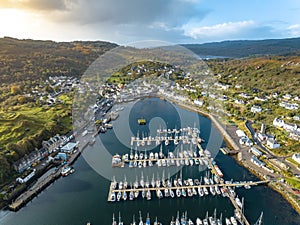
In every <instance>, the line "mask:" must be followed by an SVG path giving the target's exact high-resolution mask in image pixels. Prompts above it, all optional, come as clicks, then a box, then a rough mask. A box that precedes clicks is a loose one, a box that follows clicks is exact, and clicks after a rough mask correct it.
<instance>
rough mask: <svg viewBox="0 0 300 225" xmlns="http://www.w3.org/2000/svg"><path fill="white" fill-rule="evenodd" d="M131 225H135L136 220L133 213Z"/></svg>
mask: <svg viewBox="0 0 300 225" xmlns="http://www.w3.org/2000/svg"><path fill="white" fill-rule="evenodd" d="M131 225H136V222H135V215H133V218H132V224H131Z"/></svg>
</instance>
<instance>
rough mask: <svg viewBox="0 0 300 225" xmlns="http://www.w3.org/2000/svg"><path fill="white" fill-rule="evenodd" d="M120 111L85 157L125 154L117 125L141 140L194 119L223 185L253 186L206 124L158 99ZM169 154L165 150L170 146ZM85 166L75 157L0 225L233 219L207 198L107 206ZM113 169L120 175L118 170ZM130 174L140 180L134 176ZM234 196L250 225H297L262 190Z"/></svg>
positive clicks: (102, 185) (103, 189)
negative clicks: (63, 173)
mask: <svg viewBox="0 0 300 225" xmlns="http://www.w3.org/2000/svg"><path fill="white" fill-rule="evenodd" d="M124 106H125V109H124V110H123V111H121V112H119V113H120V116H119V118H118V119H117V120H116V121H115V122H114V128H113V129H112V130H108V131H107V133H105V134H100V138H99V139H96V142H95V143H94V145H93V146H89V147H88V148H86V150H85V151H86V152H87V153H88V152H89V151H90V152H97V151H103V149H102V148H103V146H105V148H106V149H108V150H109V152H110V154H111V155H114V154H115V153H117V152H118V153H125V152H129V150H130V148H129V146H125V145H124V144H122V143H125V142H126V140H127V144H128V145H129V143H130V138H128V136H130V134H129V133H130V132H122V129H121V128H122V126H125V125H122V124H125V123H127V125H129V128H130V131H131V132H132V133H133V134H137V132H139V133H140V135H141V134H142V133H143V134H146V133H151V129H149V126H150V127H151V126H152V127H154V128H156V127H157V125H158V124H165V125H166V126H168V128H169V127H170V128H175V127H176V128H180V127H184V126H187V125H189V126H194V122H195V118H197V119H198V120H199V121H200V122H199V123H200V131H201V134H200V136H201V137H202V138H203V139H204V140H205V141H206V142H205V143H204V144H203V147H204V148H205V147H206V145H207V144H208V145H209V146H208V148H209V149H210V150H212V151H213V153H215V154H217V156H216V158H215V160H216V162H217V163H218V165H219V167H220V168H221V170H222V171H223V174H224V179H225V180H230V179H234V180H257V178H256V177H255V176H254V175H252V174H251V173H249V172H248V171H247V170H246V169H244V168H243V167H241V166H240V165H238V164H237V163H236V161H235V160H234V159H233V158H231V157H229V156H225V155H223V154H222V153H221V152H218V148H219V147H220V146H219V145H220V143H221V144H222V145H223V146H224V145H225V143H222V142H220V141H221V138H220V134H219V133H218V131H217V130H216V128H214V127H213V126H212V125H211V122H210V120H209V119H207V118H205V117H202V116H200V115H196V114H195V113H194V112H189V111H187V110H185V109H181V108H179V107H177V106H174V105H172V104H171V103H169V102H167V101H163V100H160V99H158V98H151V99H144V100H141V101H139V102H136V103H128V104H124ZM126 114H127V116H126ZM128 115H129V117H128ZM140 117H143V118H145V119H146V120H147V125H146V126H143V127H141V126H139V125H138V124H137V119H138V118H140ZM120 126H121V127H120ZM124 129H125V128H124ZM122 135H123V136H122ZM100 142H101V143H100ZM100 146H102V147H100ZM169 148H170V150H171V148H172V146H170V147H169ZM87 158H88V157H87ZM98 160H99V159H97V158H94V159H93V163H94V164H97V162H98ZM99 162H100V160H99ZM89 164H91V161H89V160H88V162H87V161H86V160H85V158H84V157H79V159H78V160H77V161H76V162H75V164H74V169H75V173H73V174H71V175H69V176H68V177H65V178H60V179H58V180H57V181H56V182H54V183H53V184H52V185H50V186H49V187H48V188H47V189H45V190H44V191H43V192H42V193H41V194H40V195H38V197H36V198H34V199H33V200H32V201H31V202H30V203H28V204H27V205H26V206H25V207H24V208H22V209H21V210H19V211H18V212H8V211H1V212H0V224H3V225H85V224H86V223H87V222H91V224H93V225H95V224H99V225H108V224H111V221H112V215H113V213H114V214H115V217H116V218H117V219H118V213H119V212H120V213H121V216H122V220H123V221H124V224H130V222H131V221H132V216H133V214H135V218H136V220H137V219H138V217H139V211H141V213H142V217H143V219H144V220H145V218H146V214H147V213H149V214H150V218H151V221H154V219H155V217H157V218H158V219H159V220H160V221H161V222H162V223H163V224H170V220H171V218H172V216H174V217H175V216H176V214H177V211H179V212H180V214H182V213H183V212H185V211H187V213H188V217H189V218H192V219H193V220H194V221H195V219H196V217H200V218H204V217H205V215H206V212H207V211H208V214H209V215H212V214H213V212H214V209H215V208H216V209H217V216H219V215H220V213H222V214H223V218H224V217H229V216H232V215H233V210H234V208H233V206H232V205H231V203H230V201H229V199H228V198H223V197H221V196H212V195H208V196H204V197H201V198H200V197H199V196H194V197H192V198H190V197H186V198H174V199H170V198H163V199H160V200H159V199H157V198H154V197H153V198H152V200H151V201H147V200H146V199H142V198H141V197H140V198H139V199H136V200H134V201H129V200H127V201H121V202H114V203H112V202H107V194H108V189H109V185H110V180H108V179H106V178H104V177H103V176H102V175H103V174H102V175H99V173H97V172H95V171H94V170H93V169H92V168H91V167H90V165H89ZM114 169H115V170H116V171H117V170H118V171H117V172H118V173H120V174H122V169H120V168H114ZM120 171H121V172H120ZM137 171H138V169H137ZM136 173H137V175H139V174H140V172H136ZM166 173H167V171H166ZM205 173H206V171H201V170H200V171H199V169H198V168H197V167H195V166H193V167H190V166H188V167H183V169H182V176H183V177H200V176H204V174H205ZM166 175H167V174H166ZM177 175H178V173H177ZM236 192H237V194H238V195H239V196H240V197H244V198H245V215H246V217H247V218H248V219H249V221H250V222H251V224H254V223H255V221H256V219H257V218H258V217H259V215H260V213H261V211H263V212H264V223H263V224H264V225H299V224H300V216H299V215H298V214H297V213H296V212H295V210H294V209H293V208H292V207H291V206H290V205H289V204H288V203H287V201H286V200H284V199H283V198H282V197H281V196H280V195H279V194H278V193H276V192H275V191H273V190H271V189H270V188H268V187H267V186H258V187H253V188H251V189H249V190H245V189H244V188H241V189H236Z"/></svg>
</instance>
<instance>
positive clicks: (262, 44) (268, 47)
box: [183, 38, 300, 58]
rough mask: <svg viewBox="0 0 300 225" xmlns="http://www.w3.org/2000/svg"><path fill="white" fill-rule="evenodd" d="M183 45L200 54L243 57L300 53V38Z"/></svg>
mask: <svg viewBox="0 0 300 225" xmlns="http://www.w3.org/2000/svg"><path fill="white" fill-rule="evenodd" d="M183 46H184V47H186V48H188V49H190V50H191V51H193V52H194V53H196V54H197V55H200V56H223V57H229V58H241V57H249V56H262V55H300V38H288V39H268V40H254V41H246V40H245V41H222V42H212V43H205V44H186V45H183Z"/></svg>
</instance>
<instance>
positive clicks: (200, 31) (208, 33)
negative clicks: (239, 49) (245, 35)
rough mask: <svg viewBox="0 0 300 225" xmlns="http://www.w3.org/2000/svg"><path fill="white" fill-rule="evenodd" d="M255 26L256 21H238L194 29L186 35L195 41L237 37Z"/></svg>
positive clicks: (186, 32)
mask: <svg viewBox="0 0 300 225" xmlns="http://www.w3.org/2000/svg"><path fill="white" fill-rule="evenodd" d="M254 25H255V23H254V21H252V20H249V21H238V22H227V23H221V24H215V25H212V26H201V27H192V28H191V29H188V30H186V31H185V35H186V36H189V37H192V38H194V39H199V38H205V37H206V38H207V37H219V36H228V35H235V34H237V33H240V32H242V31H244V30H247V29H249V28H251V27H253V26H254Z"/></svg>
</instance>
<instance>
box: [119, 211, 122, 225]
mask: <svg viewBox="0 0 300 225" xmlns="http://www.w3.org/2000/svg"><path fill="white" fill-rule="evenodd" d="M118 225H123V222H122V221H121V213H120V212H119V223H118Z"/></svg>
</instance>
